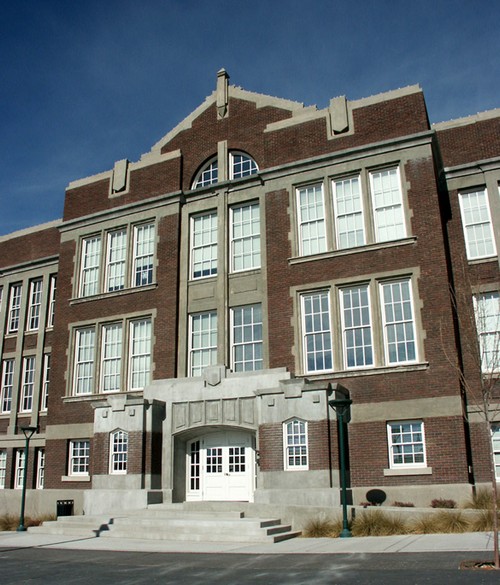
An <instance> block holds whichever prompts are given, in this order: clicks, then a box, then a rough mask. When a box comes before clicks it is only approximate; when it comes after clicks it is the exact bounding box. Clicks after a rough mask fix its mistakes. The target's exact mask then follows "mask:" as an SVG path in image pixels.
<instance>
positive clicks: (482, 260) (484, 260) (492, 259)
mask: <svg viewBox="0 0 500 585" xmlns="http://www.w3.org/2000/svg"><path fill="white" fill-rule="evenodd" d="M497 259H498V256H497V255H496V254H495V255H494V256H488V257H486V258H468V259H467V263H468V264H485V263H487V262H496V261H497Z"/></svg>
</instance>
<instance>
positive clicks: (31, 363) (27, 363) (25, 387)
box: [20, 356, 35, 412]
mask: <svg viewBox="0 0 500 585" xmlns="http://www.w3.org/2000/svg"><path fill="white" fill-rule="evenodd" d="M34 389H35V357H34V356H30V357H25V358H24V359H23V383H22V387H21V409H20V411H21V412H31V411H32V409H33V393H34Z"/></svg>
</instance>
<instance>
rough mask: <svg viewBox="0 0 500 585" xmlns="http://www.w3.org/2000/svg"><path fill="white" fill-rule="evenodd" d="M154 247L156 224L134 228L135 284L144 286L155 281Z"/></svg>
mask: <svg viewBox="0 0 500 585" xmlns="http://www.w3.org/2000/svg"><path fill="white" fill-rule="evenodd" d="M154 249H155V226H154V224H153V223H149V224H146V225H139V226H136V227H135V229H134V262H133V264H134V266H133V274H134V283H133V286H144V285H146V284H151V283H152V282H153V259H154Z"/></svg>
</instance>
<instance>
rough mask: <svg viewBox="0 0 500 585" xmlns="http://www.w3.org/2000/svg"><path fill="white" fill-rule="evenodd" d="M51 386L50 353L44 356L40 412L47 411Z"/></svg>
mask: <svg viewBox="0 0 500 585" xmlns="http://www.w3.org/2000/svg"><path fill="white" fill-rule="evenodd" d="M49 386H50V353H46V354H45V355H44V356H43V376H42V396H41V399H40V410H41V411H42V412H46V411H47V406H48V401H49Z"/></svg>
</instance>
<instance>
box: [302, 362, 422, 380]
mask: <svg viewBox="0 0 500 585" xmlns="http://www.w3.org/2000/svg"><path fill="white" fill-rule="evenodd" d="M428 367H429V362H416V363H413V364H403V365H401V366H379V367H374V368H359V369H358V370H336V371H330V372H321V373H320V374H314V373H313V372H311V373H306V374H303V377H304V378H307V379H308V380H324V379H328V380H331V379H332V378H333V379H340V378H358V377H360V376H377V375H380V374H384V375H385V374H396V373H401V372H419V371H422V370H426V369H427V368H428Z"/></svg>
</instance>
